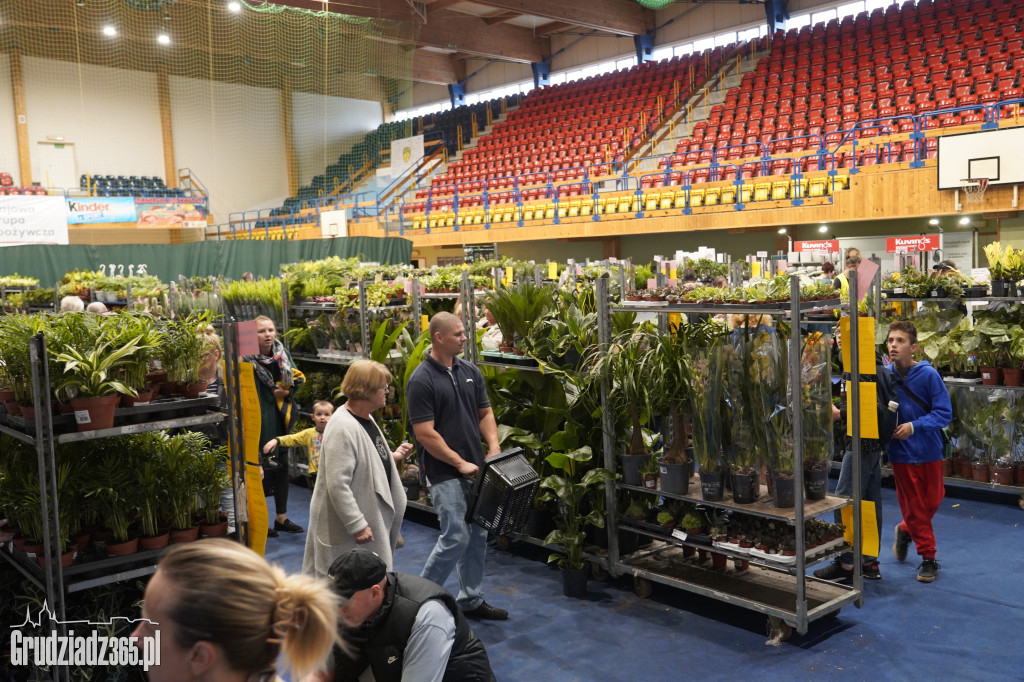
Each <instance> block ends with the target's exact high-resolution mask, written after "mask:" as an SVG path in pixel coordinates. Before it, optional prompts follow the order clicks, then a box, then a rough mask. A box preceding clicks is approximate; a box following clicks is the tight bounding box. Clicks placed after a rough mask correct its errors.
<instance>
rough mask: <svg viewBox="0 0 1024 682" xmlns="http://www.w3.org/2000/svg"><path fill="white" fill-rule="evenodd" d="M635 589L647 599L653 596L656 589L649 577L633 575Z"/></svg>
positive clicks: (640, 595)
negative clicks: (652, 593)
mask: <svg viewBox="0 0 1024 682" xmlns="http://www.w3.org/2000/svg"><path fill="white" fill-rule="evenodd" d="M633 591H634V592H636V596H638V597H640V598H641V599H647V598H648V597H650V596H651V592H653V591H654V585H653V584H652V583H651V581H650V580H648V579H647V578H641V577H640V576H638V575H635V576H633Z"/></svg>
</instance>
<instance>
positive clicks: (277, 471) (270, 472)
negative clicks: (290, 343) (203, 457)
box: [243, 315, 306, 537]
mask: <svg viewBox="0 0 1024 682" xmlns="http://www.w3.org/2000/svg"><path fill="white" fill-rule="evenodd" d="M255 322H256V340H257V342H258V343H259V350H260V352H259V353H258V354H256V355H247V356H245V358H243V359H244V360H245V361H246V362H250V363H252V366H253V373H254V374H255V375H256V395H257V397H258V398H259V401H260V441H259V446H260V450H262V449H263V446H264V445H266V444H267V443H269V442H270V441H271V440H273V439H274V438H277V437H279V436H283V435H285V434H286V433H288V432H289V431H290V430H291V424H292V419H293V418H294V416H295V413H296V411H297V410H296V409H295V400H294V399H293V398H292V394H293V392H294V391H295V390H296V389H297V388H298V387H299V386H301V385H302V382H303V381H305V379H306V377H305V375H304V374H303V373H302V372H300V371H299V370H298V369H296V368H295V364H294V363H293V362H292V356H291V355H289V354H288V351H287V350H286V349H285V347H284V344H282V343H281V341H280V340H279V339H278V338H277V326H276V325H275V324H274V321H273V320H271V319H270V318H269V317H266V316H264V315H260V316H259V317H257V318H256V320H255ZM288 486H289V482H288V462H287V460H286V459H283V458H277V459H274V458H271V459H270V460H267V461H266V462H264V464H263V492H264V494H265V495H266V496H267V497H273V498H274V505H275V508H276V512H277V517H276V519H275V520H274V525H273V527H271V528H269V529H268V530H267V535H269V536H270V537H276V536H277V534H278V531H284V532H286V533H301V532H302V527H301V526H299V525H297V524H295V523H293V522H292V521H290V520H289V519H288Z"/></svg>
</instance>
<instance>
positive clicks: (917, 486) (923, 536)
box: [892, 460, 946, 559]
mask: <svg viewBox="0 0 1024 682" xmlns="http://www.w3.org/2000/svg"><path fill="white" fill-rule="evenodd" d="M892 473H893V477H894V478H895V479H896V499H898V500H899V503H900V512H902V513H903V522H902V523H901V524H900V525H901V526H903V530H905V531H907V532H908V533H910V537H911V538H913V540H914V547H915V548H917V553H918V554H919V555H920V556H922V557H925V558H929V559H934V558H935V533H934V532H933V531H932V517H933V516H935V512H937V511H938V510H939V505H940V504H941V503H942V498H943V497H945V496H946V486H945V484H944V483H943V481H942V460H938V461H935V462H925V463H924V464H905V463H903V462H892Z"/></svg>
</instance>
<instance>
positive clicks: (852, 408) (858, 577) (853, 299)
mask: <svg viewBox="0 0 1024 682" xmlns="http://www.w3.org/2000/svg"><path fill="white" fill-rule="evenodd" d="M847 278H849V280H850V304H849V314H850V339H849V340H850V365H851V367H844V368H843V369H845V370H846V371H847V372H849V373H850V379H851V384H850V395H849V396H847V398H848V400H847V401H846V414H847V418H848V419H849V421H850V424H851V429H850V433H851V434H853V435H852V448H851V450H852V454H851V460H850V464H851V465H852V467H853V471H852V473H853V589H855V590H857V591H858V592H860V593H861V597H860V599H858V600H857V606H861V605H863V603H864V597H863V589H864V576H863V574H862V572H861V553H862V552H863V547H862V546H861V537H860V536H861V513H860V512H861V509H860V499H861V483H862V482H861V451H860V343H859V337H858V334H859V332H860V311H859V310H858V308H857V302H858V298H857V271H856V270H852V271H851V272H850V274H848V275H847Z"/></svg>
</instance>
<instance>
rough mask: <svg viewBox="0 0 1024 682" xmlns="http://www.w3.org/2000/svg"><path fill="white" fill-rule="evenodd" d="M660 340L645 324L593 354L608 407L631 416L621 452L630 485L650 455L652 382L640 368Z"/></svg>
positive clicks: (637, 480) (623, 468) (617, 337)
mask: <svg viewBox="0 0 1024 682" xmlns="http://www.w3.org/2000/svg"><path fill="white" fill-rule="evenodd" d="M657 344H658V336H657V334H655V333H654V332H653V331H651V329H650V327H649V326H647V325H643V326H641V327H640V328H639V329H636V330H632V329H630V330H627V331H625V332H623V333H621V334H619V335H618V336H616V337H615V339H614V340H613V341H612V345H611V348H610V349H609V350H608V352H607V353H604V354H601V355H599V356H596V354H593V355H592V357H595V356H596V357H597V359H596V362H595V363H593V370H592V371H593V374H594V375H596V376H597V377H600V378H601V379H602V380H604V381H605V382H607V386H608V407H609V409H610V410H611V411H612V412H613V414H626V415H628V416H629V426H630V428H629V433H630V440H629V447H628V448H627V450H626V452H625V454H623V455H621V460H622V471H623V483H625V484H627V485H640V467H641V466H643V464H644V462H646V461H647V458H648V457H649V456H650V451H649V449H648V447H647V444H646V443H645V441H644V428H643V426H644V424H646V423H647V420H648V418H649V416H650V404H651V400H650V399H651V385H650V384H649V382H648V377H647V376H646V375H645V374H644V373H642V372H640V371H638V369H639V368H641V367H642V366H643V360H644V356H645V355H646V354H647V353H649V352H650V351H651V350H652V349H654V348H656V347H657ZM648 367H650V364H648Z"/></svg>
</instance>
